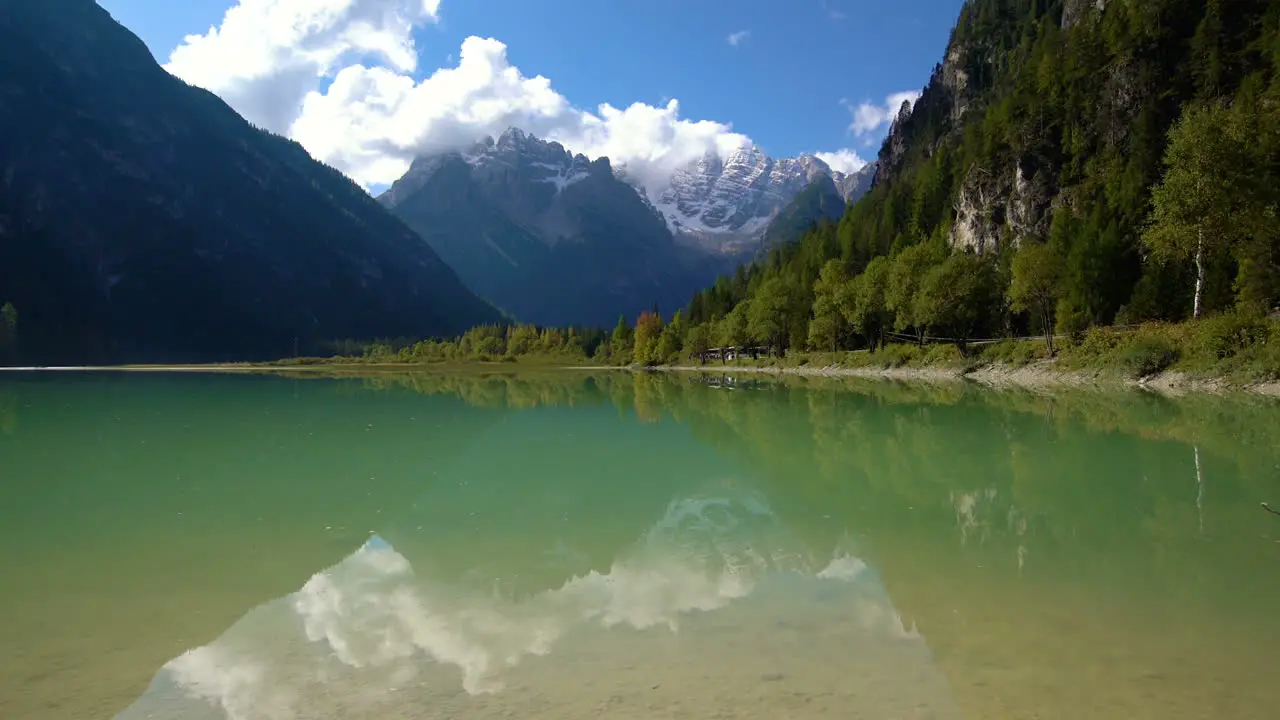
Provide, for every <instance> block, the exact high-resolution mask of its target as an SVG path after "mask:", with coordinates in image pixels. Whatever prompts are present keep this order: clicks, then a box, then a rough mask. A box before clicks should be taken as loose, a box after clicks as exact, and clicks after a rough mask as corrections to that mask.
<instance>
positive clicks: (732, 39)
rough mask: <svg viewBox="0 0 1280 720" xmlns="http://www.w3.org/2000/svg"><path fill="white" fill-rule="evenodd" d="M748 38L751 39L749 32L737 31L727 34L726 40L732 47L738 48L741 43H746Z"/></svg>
mask: <svg viewBox="0 0 1280 720" xmlns="http://www.w3.org/2000/svg"><path fill="white" fill-rule="evenodd" d="M749 37H751V31H750V30H739V31H737V32H733V33H729V37H728V38H727V40H728V41H729V44H730V45H732V46H733V47H738V46H739V45H741V44H742V43H744V42H746V41H747V38H749Z"/></svg>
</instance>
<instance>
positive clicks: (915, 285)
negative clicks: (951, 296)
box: [885, 243, 947, 344]
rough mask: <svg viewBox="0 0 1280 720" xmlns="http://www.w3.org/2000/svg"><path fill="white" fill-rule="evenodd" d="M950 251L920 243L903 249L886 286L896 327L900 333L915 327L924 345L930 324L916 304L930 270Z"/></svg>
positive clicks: (888, 302)
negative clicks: (926, 331)
mask: <svg viewBox="0 0 1280 720" xmlns="http://www.w3.org/2000/svg"><path fill="white" fill-rule="evenodd" d="M946 252H947V251H946V248H945V247H943V246H941V245H938V244H936V243H920V244H918V245H912V246H910V247H907V248H906V249H904V250H902V251H901V252H899V253H898V254H897V256H896V257H894V258H893V264H892V266H891V267H890V269H889V277H888V283H887V285H886V287H885V305H886V307H887V308H888V309H889V310H891V311H893V313H894V323H893V327H894V329H895V330H898V331H900V332H901V331H905V330H907V329H909V328H914V329H915V331H916V335H917V337H918V338H919V340H920V342H921V343H922V344H923V343H924V335H925V327H926V325H928V322H927V320H926V319H925V318H923V317H921V316H920V313H919V308H921V307H926V306H927V305H921V304H920V303H917V302H916V295H917V293H918V292H919V290H920V286H921V282H922V281H923V279H924V277H925V275H926V274H927V273H928V272H929V270H930V268H932V267H934V266H936V265H939V264H941V263H942V262H943V260H944V259H945V258H946Z"/></svg>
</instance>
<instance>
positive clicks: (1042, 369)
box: [652, 361, 1280, 398]
mask: <svg viewBox="0 0 1280 720" xmlns="http://www.w3.org/2000/svg"><path fill="white" fill-rule="evenodd" d="M652 369H653V370H656V371H659V372H695V373H697V372H701V373H708V372H711V373H719V372H725V373H745V374H761V375H795V376H802V377H851V378H862V379H879V380H894V381H913V382H958V381H967V382H973V383H976V384H979V385H983V386H986V387H990V388H993V389H1000V388H1019V389H1024V390H1036V389H1053V388H1074V389H1094V390H1114V389H1126V390H1148V391H1152V392H1158V393H1161V394H1164V395H1185V394H1187V393H1209V394H1216V395H1221V394H1226V393H1231V392H1247V393H1253V394H1258V395H1264V396H1268V397H1275V398H1280V382H1275V381H1273V382H1262V383H1247V384H1240V383H1233V382H1231V381H1229V380H1228V379H1226V378H1222V377H1204V376H1198V375H1192V374H1189V373H1185V372H1178V371H1166V372H1161V373H1157V374H1154V375H1150V376H1147V377H1143V378H1131V377H1125V376H1123V375H1121V374H1119V373H1114V372H1108V371H1105V370H1064V369H1059V368H1056V367H1054V363H1053V362H1052V361H1048V362H1038V363H1031V364H1028V365H1022V366H1012V365H999V364H991V365H983V366H980V367H977V368H971V369H966V368H960V367H946V366H924V367H897V368H878V367H842V366H839V365H829V366H824V367H814V366H798V367H768V366H749V365H730V364H726V365H710V364H709V365H665V366H658V367H655V368H652Z"/></svg>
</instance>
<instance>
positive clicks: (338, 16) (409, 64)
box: [165, 0, 440, 132]
mask: <svg viewBox="0 0 1280 720" xmlns="http://www.w3.org/2000/svg"><path fill="white" fill-rule="evenodd" d="M439 7H440V0H240V1H239V2H238V3H237V4H236V5H234V6H233V7H232V8H231V9H229V10H227V12H226V14H225V15H224V16H223V18H222V24H221V25H219V26H218V27H212V28H209V31H208V32H207V33H205V34H203V35H189V36H187V37H186V39H185V40H183V42H182V44H181V45H179V46H178V47H177V48H176V49H175V50H174V51H173V53H172V54H171V55H170V56H169V62H168V63H167V64H166V65H165V69H166V70H168V71H169V72H171V73H173V74H174V75H176V76H178V77H180V78H182V79H183V80H186V81H187V82H189V83H191V84H193V85H199V86H200V87H203V88H205V89H207V90H210V91H212V92H214V93H216V94H217V95H219V96H220V97H222V98H223V99H224V100H226V101H227V103H228V104H230V105H231V106H232V107H234V108H235V109H236V110H237V111H238V112H239V113H240V114H241V115H243V116H244V117H245V118H246V119H248V120H249V121H250V122H253V123H255V124H257V125H260V126H262V127H266V128H268V129H270V130H274V131H276V132H286V131H288V129H289V126H290V125H291V124H292V123H293V121H294V119H295V118H296V117H297V114H298V111H299V108H300V105H301V103H302V100H303V98H304V97H305V96H306V94H307V92H309V91H310V90H312V89H314V88H316V87H319V85H320V79H321V78H323V77H330V76H332V75H333V73H334V72H336V71H337V70H339V69H341V67H342V66H343V64H344V63H347V62H350V61H352V59H353V58H354V59H362V58H373V59H377V60H378V61H379V62H381V63H384V64H385V65H387V66H388V67H390V68H393V69H395V70H396V71H399V72H402V73H412V72H413V71H414V70H416V69H417V64H418V52H417V48H415V47H414V43H413V36H412V31H413V28H414V27H416V26H419V25H422V24H423V23H427V22H433V21H435V20H436V19H437V17H438V12H439Z"/></svg>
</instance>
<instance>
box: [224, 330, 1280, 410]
mask: <svg viewBox="0 0 1280 720" xmlns="http://www.w3.org/2000/svg"><path fill="white" fill-rule="evenodd" d="M646 315H648V314H647V313H646ZM655 317H656V316H655ZM646 323H649V325H648V327H646ZM673 325H676V326H678V319H677V320H676V321H675V322H673V323H672V324H668V325H666V326H665V327H664V326H661V325H660V324H659V325H656V326H655V325H654V324H653V323H652V321H651V320H649V319H646V318H645V317H642V318H641V320H640V322H639V323H637V328H635V329H631V328H629V327H627V326H626V325H625V323H620V325H619V328H618V329H615V331H614V333H613V334H612V335H605V334H604V333H602V332H600V331H583V330H577V329H573V330H567V331H562V330H559V329H556V328H533V327H530V326H507V327H502V326H486V327H482V328H475V329H473V330H471V331H469V332H468V333H467V334H466V335H464V336H463V337H461V338H458V339H457V340H454V341H447V342H442V341H425V342H412V343H410V342H407V341H401V342H390V341H388V342H378V343H373V344H370V345H367V346H365V348H364V350H363V352H361V353H360V354H354V353H353V354H349V355H338V356H334V357H328V358H292V359H285V360H280V361H276V362H273V363H264V364H257V365H248V366H237V367H243V368H245V369H251V368H252V369H262V368H293V369H302V368H314V369H321V368H325V369H345V370H348V371H361V370H364V369H371V368H374V367H392V368H398V369H433V368H434V369H437V370H443V369H449V368H462V367H472V368H476V367H489V368H495V369H497V368H504V367H505V368H510V369H527V368H533V367H538V368H548V367H576V368H632V369H640V368H652V369H659V370H681V371H707V372H721V371H726V372H778V373H796V374H822V375H857V376H883V377H892V378H935V379H936V378H959V377H968V378H971V379H975V380H979V381H982V382H986V383H989V384H1006V383H1013V384H1019V385H1032V386H1035V385H1054V384H1064V383H1066V384H1073V385H1081V384H1100V385H1143V386H1147V387H1152V388H1158V389H1168V390H1210V391H1223V390H1232V389H1239V390H1254V391H1259V392H1264V393H1268V394H1277V395H1280V318H1276V317H1271V318H1267V317H1262V316H1255V315H1248V314H1243V313H1235V312H1233V313H1226V314H1222V315H1214V316H1210V317H1206V318H1203V319H1200V320H1191V321H1186V322H1181V323H1148V324H1143V325H1137V326H1131V327H1123V328H1111V327H1094V328H1090V329H1088V330H1085V331H1083V332H1080V333H1077V334H1074V335H1063V336H1057V337H1055V338H1036V339H1005V340H998V341H969V342H966V343H955V342H933V341H931V339H929V338H925V340H924V342H920V341H919V340H917V341H914V342H901V343H888V344H885V345H882V346H879V347H877V348H876V349H875V350H869V349H864V350H855V351H839V352H818V351H808V352H802V351H796V350H791V351H787V352H785V353H782V354H781V355H773V354H766V355H760V356H759V357H756V358H752V357H750V356H747V355H746V354H745V353H744V354H743V356H742V357H740V358H733V359H725V360H721V359H704V358H707V357H708V355H707V354H706V350H707V348H706V347H705V346H704V345H698V344H695V343H687V342H685V340H686V338H684V337H680V336H678V334H677V333H675V332H672V331H670V328H671V327H672V326H673ZM1051 347H1052V350H1051ZM224 367H227V366H224Z"/></svg>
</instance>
